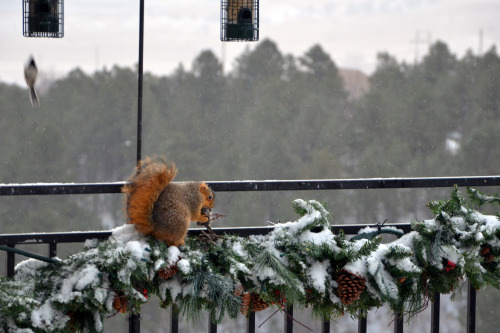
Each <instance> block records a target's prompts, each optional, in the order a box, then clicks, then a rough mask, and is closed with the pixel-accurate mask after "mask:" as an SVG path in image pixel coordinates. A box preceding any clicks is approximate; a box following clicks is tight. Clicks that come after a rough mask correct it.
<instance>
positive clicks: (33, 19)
mask: <svg viewBox="0 0 500 333" xmlns="http://www.w3.org/2000/svg"><path fill="white" fill-rule="evenodd" d="M23 35H24V37H48V38H61V37H63V36H64V0H23Z"/></svg>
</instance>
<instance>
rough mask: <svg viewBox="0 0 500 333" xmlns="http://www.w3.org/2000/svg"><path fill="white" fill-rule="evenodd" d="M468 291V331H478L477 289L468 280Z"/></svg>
mask: <svg viewBox="0 0 500 333" xmlns="http://www.w3.org/2000/svg"><path fill="white" fill-rule="evenodd" d="M468 289H469V290H468V292H467V333H476V289H474V286H473V285H472V284H471V283H470V281H469V282H468Z"/></svg>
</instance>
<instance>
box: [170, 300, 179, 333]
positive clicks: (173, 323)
mask: <svg viewBox="0 0 500 333" xmlns="http://www.w3.org/2000/svg"><path fill="white" fill-rule="evenodd" d="M174 306H175V305H172V306H171V307H170V332H171V333H179V317H178V316H177V311H176V309H174Z"/></svg>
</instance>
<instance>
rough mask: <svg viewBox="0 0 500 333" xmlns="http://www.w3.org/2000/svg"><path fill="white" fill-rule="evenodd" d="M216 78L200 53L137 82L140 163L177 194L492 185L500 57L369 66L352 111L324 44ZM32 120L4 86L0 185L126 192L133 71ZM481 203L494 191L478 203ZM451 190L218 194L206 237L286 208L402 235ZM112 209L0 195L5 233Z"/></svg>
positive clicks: (77, 90)
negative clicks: (304, 208) (386, 182)
mask: <svg viewBox="0 0 500 333" xmlns="http://www.w3.org/2000/svg"><path fill="white" fill-rule="evenodd" d="M233 68H234V69H233V71H232V72H230V73H224V72H223V67H222V64H221V61H220V60H219V59H218V58H217V57H216V55H215V54H214V53H213V52H211V51H202V52H201V53H200V54H199V55H198V56H197V57H196V58H195V59H194V60H193V63H192V69H191V70H185V69H184V68H183V67H182V66H179V67H178V69H177V70H176V71H175V72H174V73H172V74H171V75H169V76H162V77H159V76H156V75H153V74H149V73H147V74H145V77H144V98H143V141H142V142H143V156H152V155H161V156H165V157H166V158H167V159H168V160H171V161H174V162H175V163H176V164H177V166H178V168H179V174H178V177H177V180H200V179H203V180H207V181H214V180H243V179H310V178H359V177H419V176H462V175H489V174H497V173H498V162H499V161H500V149H499V143H500V131H499V119H500V82H499V81H500V58H499V56H498V54H497V52H496V49H495V48H492V49H491V50H489V51H488V52H487V53H485V54H482V55H474V54H473V53H472V52H469V53H467V54H466V55H465V56H463V57H462V58H458V57H457V56H456V55H454V54H452V53H451V52H450V51H449V49H448V47H447V45H446V44H445V43H443V42H436V43H435V44H433V45H431V47H430V49H429V53H428V55H427V56H426V57H425V58H424V59H423V60H422V61H421V62H420V63H418V64H407V63H404V62H403V63H402V62H399V61H398V60H397V59H395V58H394V57H392V56H391V55H389V54H388V53H381V54H379V55H378V64H377V68H376V70H375V72H374V73H373V74H372V75H371V77H370V90H369V92H368V93H366V94H365V95H364V96H362V97H361V98H359V99H356V100H350V99H349V97H348V94H347V92H346V90H345V88H344V85H343V81H342V79H341V77H340V75H339V70H338V68H337V66H336V65H335V63H334V61H333V60H332V58H331V56H330V55H329V54H327V53H326V52H325V51H324V50H323V49H322V47H321V46H319V45H315V46H313V47H311V48H310V49H309V50H308V51H307V52H305V53H304V54H303V55H302V56H299V57H295V56H292V55H287V54H283V53H282V52H280V50H279V49H278V46H277V45H276V43H274V42H273V41H271V40H264V41H262V42H260V43H259V44H257V45H256V46H255V47H254V48H252V49H249V50H247V51H246V52H245V53H243V54H242V55H240V57H239V58H238V59H237V60H236V62H235V64H234V67H233ZM40 100H41V107H40V108H38V109H33V108H32V107H31V105H30V103H29V98H28V92H27V89H25V88H21V87H19V86H16V85H7V84H4V83H0V110H1V111H0V112H1V115H2V121H1V122H0V136H1V142H2V144H1V145H0V165H1V168H0V183H24V182H100V181H106V182H107V181H122V180H125V179H126V178H127V177H128V175H129V174H130V173H131V172H132V170H133V168H134V166H135V156H136V155H135V154H136V148H135V142H136V126H137V115H136V112H137V71H136V69H135V68H123V67H113V68H112V69H103V70H101V71H98V72H96V73H94V74H92V75H88V74H85V73H84V72H82V71H81V70H79V69H75V70H73V71H72V72H70V73H69V74H68V75H67V76H66V77H64V78H62V79H60V80H57V81H55V82H53V83H52V84H51V85H50V88H49V89H48V91H47V92H46V93H44V94H43V95H42V96H40ZM490 190H491V189H490ZM448 194H449V191H448V190H439V191H438V190H433V191H431V190H398V191H390V190H363V191H361V190H356V191H329V192H306V193H304V192H302V193H297V192H293V193H291V192H274V193H218V194H217V203H216V209H215V211H216V212H219V213H223V214H225V215H226V217H225V219H224V220H221V221H218V222H216V223H217V224H216V225H222V224H225V225H231V226H234V225H262V224H265V223H267V221H276V220H281V221H284V220H287V219H294V218H295V216H294V215H293V212H292V209H291V208H290V203H291V202H292V200H293V199H295V198H297V197H301V198H305V199H309V198H314V199H318V200H320V201H324V202H326V203H327V204H328V207H329V209H330V210H332V212H333V216H334V221H333V222H334V223H347V222H348V223H356V222H357V223H376V222H382V221H383V220H384V219H386V218H387V219H388V221H389V222H408V220H405V219H411V218H422V217H424V215H425V214H426V208H425V203H426V202H427V201H428V200H431V199H432V200H433V199H439V198H441V197H447V196H448ZM122 200H123V198H122V196H121V195H116V194H111V195H94V196H73V197H71V196H57V197H12V198H11V197H1V198H0V212H1V216H2V220H1V221H0V225H1V226H2V227H1V229H2V233H7V232H32V231H62V230H85V229H103V228H110V227H112V226H114V225H118V224H121V223H123V222H124V217H123V211H122V203H123V202H122Z"/></svg>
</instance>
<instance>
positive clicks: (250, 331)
mask: <svg viewBox="0 0 500 333" xmlns="http://www.w3.org/2000/svg"><path fill="white" fill-rule="evenodd" d="M247 333H255V312H253V311H252V312H250V313H249V314H248V319H247Z"/></svg>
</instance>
